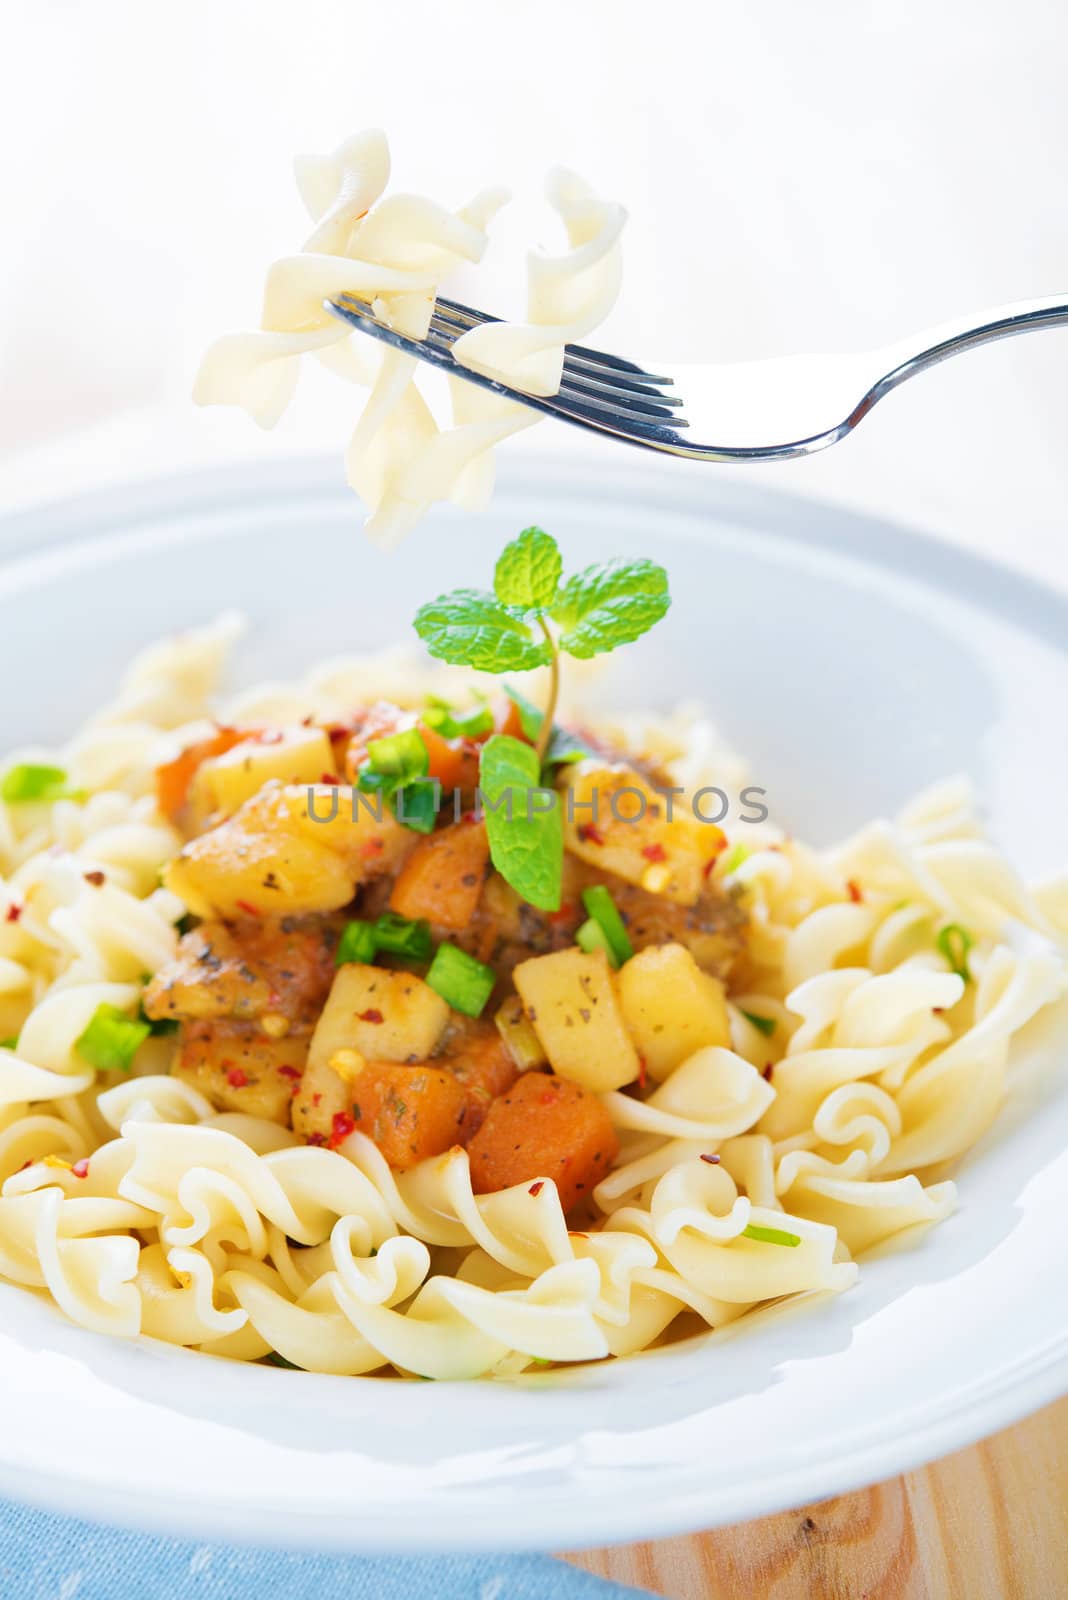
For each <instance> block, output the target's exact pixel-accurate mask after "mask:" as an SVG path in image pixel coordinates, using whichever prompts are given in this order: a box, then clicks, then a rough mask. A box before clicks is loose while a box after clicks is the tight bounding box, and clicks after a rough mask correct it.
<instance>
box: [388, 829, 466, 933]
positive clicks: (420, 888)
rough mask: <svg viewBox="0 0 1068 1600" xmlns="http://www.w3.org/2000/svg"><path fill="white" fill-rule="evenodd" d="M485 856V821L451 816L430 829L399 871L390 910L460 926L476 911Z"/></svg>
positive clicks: (454, 927) (441, 924)
mask: <svg viewBox="0 0 1068 1600" xmlns="http://www.w3.org/2000/svg"><path fill="white" fill-rule="evenodd" d="M488 862H489V840H488V839H487V838H486V825H485V823H483V822H455V823H453V824H452V825H451V827H448V828H442V829H441V830H440V831H439V832H438V833H431V834H428V835H427V836H426V838H425V839H420V841H419V843H418V844H417V845H416V847H415V849H414V850H413V851H412V853H411V855H410V856H409V857H408V859H407V861H406V862H405V863H404V866H403V867H402V868H401V870H400V872H399V873H398V875H397V881H396V882H395V883H394V885H393V893H392V894H391V895H390V897H389V906H390V910H391V911H396V912H397V913H398V915H399V916H402V917H410V918H411V919H412V920H413V921H418V920H419V919H420V918H421V917H425V918H426V920H427V921H428V922H433V923H435V924H436V925H437V926H438V927H439V928H448V929H450V930H453V931H455V932H458V931H459V930H460V929H462V928H466V927H467V925H468V923H469V922H470V921H471V918H472V917H473V916H474V914H475V909H476V907H477V906H478V901H479V896H480V895H481V893H482V885H483V882H484V880H485V876H486V866H487V863H488Z"/></svg>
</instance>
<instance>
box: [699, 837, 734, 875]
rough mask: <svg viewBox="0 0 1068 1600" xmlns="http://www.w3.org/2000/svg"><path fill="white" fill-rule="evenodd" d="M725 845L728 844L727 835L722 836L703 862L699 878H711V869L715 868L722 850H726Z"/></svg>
mask: <svg viewBox="0 0 1068 1600" xmlns="http://www.w3.org/2000/svg"><path fill="white" fill-rule="evenodd" d="M727 843H728V840H727V835H726V834H724V835H723V837H722V838H721V839H719V840H718V841H717V844H716V848H715V850H714V851H713V853H712V854H711V855H710V856H709V858H708V860H707V861H706V862H705V864H704V866H703V867H702V868H701V876H702V878H710V877H711V876H712V871H713V868H714V867H715V865H716V862H717V861H718V860H719V858H720V856H721V855H722V854H723V852H724V850H726V848H727Z"/></svg>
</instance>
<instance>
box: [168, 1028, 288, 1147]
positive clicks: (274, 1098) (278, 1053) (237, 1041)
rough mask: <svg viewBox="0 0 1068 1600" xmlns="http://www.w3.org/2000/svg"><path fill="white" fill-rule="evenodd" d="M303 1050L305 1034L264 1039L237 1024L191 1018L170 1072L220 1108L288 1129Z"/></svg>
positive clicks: (183, 1033) (184, 1030)
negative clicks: (195, 1020)
mask: <svg viewBox="0 0 1068 1600" xmlns="http://www.w3.org/2000/svg"><path fill="white" fill-rule="evenodd" d="M307 1052H308V1040H307V1037H304V1038H292V1037H287V1038H282V1039H269V1038H267V1037H266V1036H265V1035H263V1034H256V1033H253V1032H251V1031H250V1030H249V1029H247V1028H244V1027H242V1025H241V1024H240V1023H238V1024H236V1025H235V1024H230V1023H226V1022H221V1023H212V1022H193V1023H188V1024H187V1025H186V1027H185V1028H184V1029H183V1030H182V1042H181V1047H180V1050H179V1053H178V1058H177V1060H176V1061H175V1063H174V1066H173V1067H172V1069H171V1070H172V1073H173V1075H174V1077H176V1078H181V1079H182V1080H183V1082H185V1083H188V1084H191V1085H192V1087H193V1088H194V1089H198V1090H199V1091H200V1093H201V1094H203V1095H206V1096H207V1097H208V1099H209V1100H210V1101H211V1102H212V1104H213V1105H215V1106H217V1107H218V1108H219V1110H221V1111H243V1112H245V1113H246V1115H248V1116H250V1117H266V1118H267V1120H268V1121H270V1122H279V1123H281V1125H282V1126H283V1127H288V1125H289V1106H290V1101H291V1099H292V1097H293V1089H294V1087H295V1085H296V1084H297V1083H298V1082H299V1081H300V1075H301V1073H302V1072H303V1070H304V1061H305V1057H306V1055H307Z"/></svg>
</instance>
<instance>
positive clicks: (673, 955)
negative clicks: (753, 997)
mask: <svg viewBox="0 0 1068 1600" xmlns="http://www.w3.org/2000/svg"><path fill="white" fill-rule="evenodd" d="M617 982H618V986H619V1003H620V1007H621V1008H622V1011H623V1018H624V1021H625V1022H626V1025H627V1028H628V1029H629V1031H630V1034H631V1037H632V1038H633V1040H634V1043H635V1044H636V1045H637V1047H638V1050H639V1051H640V1053H641V1054H642V1056H644V1058H645V1065H646V1069H647V1070H648V1073H649V1076H650V1077H651V1078H656V1079H657V1080H658V1081H662V1080H663V1079H664V1078H667V1077H669V1076H670V1074H671V1073H672V1072H674V1071H675V1068H676V1067H679V1066H681V1065H682V1063H683V1062H684V1061H686V1060H688V1058H689V1057H690V1056H692V1055H693V1054H694V1052H695V1051H696V1050H701V1049H703V1048H704V1046H705V1045H723V1046H726V1047H729V1046H730V1042H731V1041H730V1026H729V1021H728V1017H727V1000H726V995H725V993H724V989H723V985H722V984H721V983H720V982H719V980H718V979H717V978H713V977H710V976H709V974H708V973H707V972H702V971H701V968H700V967H699V966H698V965H697V962H696V961H695V960H694V958H693V956H692V955H691V954H690V952H689V950H687V949H686V947H685V945H681V944H662V945H650V946H649V948H648V949H646V950H640V951H639V952H638V954H637V955H636V956H634V957H632V958H631V960H630V961H628V962H627V963H626V965H625V966H624V967H623V968H622V970H621V972H620V973H619V977H618V980H617Z"/></svg>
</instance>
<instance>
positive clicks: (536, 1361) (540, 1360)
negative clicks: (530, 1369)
mask: <svg viewBox="0 0 1068 1600" xmlns="http://www.w3.org/2000/svg"><path fill="white" fill-rule="evenodd" d="M530 1359H531V1362H532V1363H533V1365H534V1366H536V1367H551V1366H552V1362H551V1361H546V1359H545V1357H544V1356H531V1358H530Z"/></svg>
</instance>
